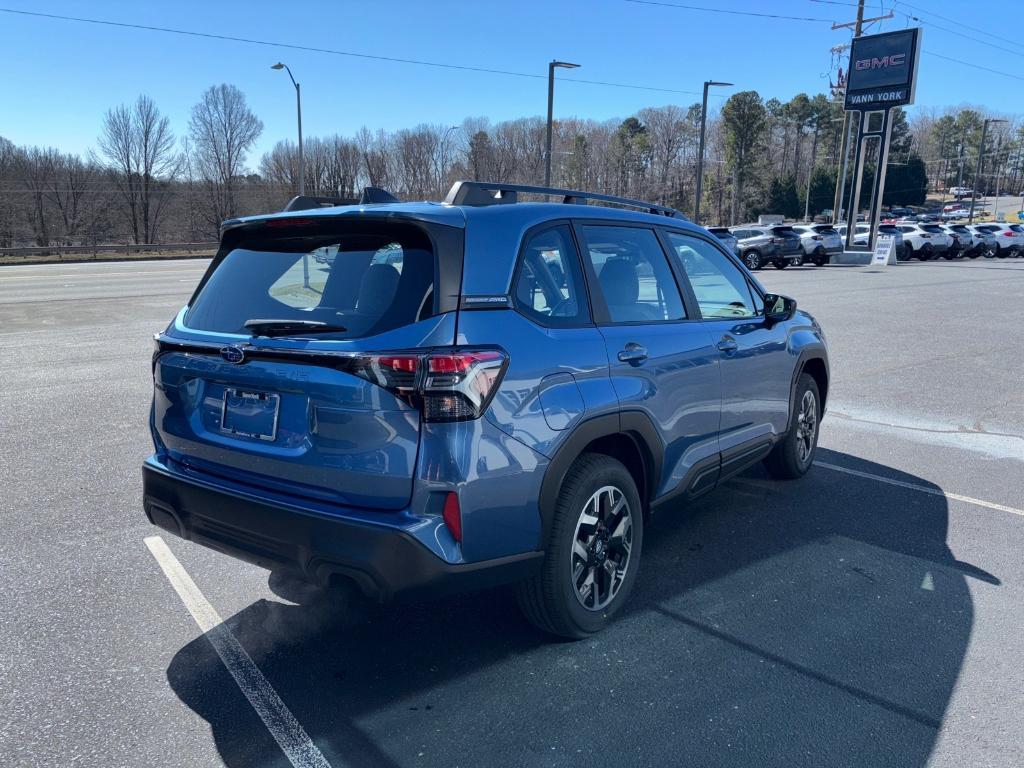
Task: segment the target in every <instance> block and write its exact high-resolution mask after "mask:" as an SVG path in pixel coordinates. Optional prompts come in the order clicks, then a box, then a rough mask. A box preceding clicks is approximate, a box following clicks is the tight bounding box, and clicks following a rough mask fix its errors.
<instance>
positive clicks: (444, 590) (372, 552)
mask: <svg viewBox="0 0 1024 768" xmlns="http://www.w3.org/2000/svg"><path fill="white" fill-rule="evenodd" d="M142 474H143V506H144V508H145V511H146V516H147V517H148V518H149V521H150V522H151V523H153V524H154V525H156V526H159V527H160V528H163V529H164V530H166V531H169V532H170V533H173V534H174V535H176V536H180V537H181V538H183V539H188V540H190V541H194V542H196V543H197V544H202V545H203V546H206V547H209V548H211V549H215V550H217V551H219V552H223V553H225V554H228V555H231V556H233V557H237V558H239V559H241V560H244V561H246V562H249V563H254V564H255V565H259V566H262V567H264V568H268V569H270V570H286V571H292V572H296V573H298V574H300V575H301V576H303V577H304V578H306V579H308V580H310V581H312V582H315V583H318V584H323V585H326V584H329V583H331V581H332V580H334V579H336V578H337V577H344V578H349V579H352V580H353V581H355V582H356V584H358V585H359V587H360V589H361V590H362V591H363V593H364V594H366V595H367V596H368V597H371V598H374V599H377V600H380V601H382V602H383V601H386V600H389V599H391V598H394V597H396V596H428V595H429V596H433V595H441V594H448V593H453V592H462V591H469V590H475V589H483V588H487V587H492V586H497V585H499V584H507V583H510V582H514V581H518V580H520V579H523V578H525V577H527V576H529V575H530V574H531V573H533V572H534V571H535V569H536V568H537V567H539V565H540V562H541V559H542V557H543V554H544V553H543V552H525V553H522V554H518V555H512V556H509V557H503V558H498V559H494V560H485V561H482V562H478V563H462V564H451V563H447V562H445V561H444V560H442V559H441V558H439V557H437V556H436V555H435V554H434V553H433V552H431V551H430V550H428V549H427V548H426V547H425V546H423V545H422V544H421V543H419V542H418V541H417V540H416V539H415V538H413V537H412V536H411V535H409V534H408V533H406V532H404V531H401V530H397V529H390V528H386V527H384V526H375V525H369V524H362V523H358V522H355V521H352V520H346V519H341V518H337V519H332V518H326V517H323V516H321V515H315V514H306V513H303V512H300V511H296V510H294V509H291V508H288V507H283V506H279V505H276V504H273V503H269V502H264V501H255V500H252V499H248V498H244V497H240V496H236V495H234V494H232V493H229V492H227V491H220V490H215V489H212V488H209V487H206V486H205V485H200V484H197V483H193V482H189V481H188V480H185V479H182V478H180V477H176V476H174V475H172V474H170V473H166V472H162V471H159V470H158V469H156V468H154V467H152V466H150V465H148V464H147V465H144V466H143V471H142Z"/></svg>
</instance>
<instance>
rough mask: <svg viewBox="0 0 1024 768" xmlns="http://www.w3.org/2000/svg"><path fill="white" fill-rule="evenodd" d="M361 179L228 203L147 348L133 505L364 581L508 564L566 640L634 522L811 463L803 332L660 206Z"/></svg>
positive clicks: (279, 561) (188, 527) (636, 538)
mask: <svg viewBox="0 0 1024 768" xmlns="http://www.w3.org/2000/svg"><path fill="white" fill-rule="evenodd" d="M367 192H368V193H369V192H370V190H367ZM525 196H542V198H544V197H546V198H548V201H547V202H532V203H530V202H524V201H523V199H522V198H524V197H525ZM366 199H367V200H368V201H370V202H366V203H365V204H357V205H346V206H333V207H319V208H315V209H302V208H303V206H304V205H315V204H316V201H315V200H312V201H311V200H309V199H303V198H296V200H294V201H292V204H290V205H289V209H288V210H286V211H284V212H282V213H278V214H272V215H263V216H252V217H248V218H244V219H237V220H232V221H228V222H225V224H224V226H223V228H222V235H221V243H220V249H219V251H218V253H217V255H216V257H215V258H214V259H213V262H212V263H211V264H210V267H209V269H208V270H207V272H206V274H205V275H204V276H203V278H202V280H201V282H200V283H199V286H198V288H197V289H196V291H195V294H194V295H193V296H192V298H191V300H190V301H189V302H188V305H187V306H185V307H184V308H183V309H182V310H181V311H180V312H179V313H178V315H177V317H175V319H174V320H173V322H172V323H171V324H170V325H169V327H168V328H167V329H166V330H165V331H164V332H163V333H161V334H158V335H157V337H156V340H155V343H156V351H155V353H154V355H153V383H154V398H153V408H152V413H151V425H150V426H151V429H152V434H153V442H154V445H155V453H154V454H153V455H152V456H151V457H150V458H148V459H147V460H146V462H145V465H144V467H143V476H144V507H145V511H146V515H147V516H148V518H149V520H150V521H151V522H152V523H154V524H155V525H158V526H160V527H161V528H163V529H166V530H168V531H170V532H171V533H174V534H176V535H178V536H181V537H183V538H185V539H189V540H191V541H195V542H197V543H200V544H203V545H205V546H208V547H211V548H213V549H216V550H218V551H221V552H225V553H228V554H231V555H233V556H236V557H239V558H241V559H243V560H246V561H248V562H251V563H256V564H259V565H261V566H264V567H266V568H270V569H275V570H286V571H291V572H295V573H297V574H300V575H301V576H303V577H304V578H305V579H308V580H310V581H312V582H315V583H317V584H321V585H331V584H335V583H339V582H346V581H347V580H350V581H351V582H354V583H355V584H356V585H358V587H359V588H360V589H361V590H362V592H363V593H365V594H366V595H367V596H370V597H372V598H375V599H378V600H381V601H383V600H387V599H390V598H392V597H394V596H397V595H424V594H437V593H443V592H451V591H457V590H464V589H477V588H482V587H489V586H494V585H498V584H506V583H511V582H516V583H517V590H518V598H519V603H520V605H521V607H522V609H523V611H524V613H525V614H526V616H527V617H528V618H529V619H530V620H531V621H532V622H533V623H534V624H536V625H537V626H538V627H540V628H542V629H543V630H545V631H547V632H550V633H552V634H556V635H560V636H564V637H574V638H579V637H584V636H587V635H589V634H592V633H594V632H597V631H598V630H600V629H601V628H602V627H604V626H605V625H606V624H607V623H608V622H609V621H610V620H611V619H612V617H613V616H614V615H615V614H616V613H617V612H618V611H619V610H620V609H621V608H622V605H623V603H624V602H625V601H626V599H627V597H628V595H629V592H630V590H631V588H632V587H633V585H634V583H635V582H636V579H637V574H638V569H639V566H640V558H641V552H642V550H643V540H644V528H645V525H646V524H647V522H648V520H649V517H650V515H652V514H654V513H656V512H660V511H662V510H667V509H670V508H672V507H675V506H679V505H681V504H682V503H683V502H685V501H688V500H690V499H693V498H695V497H697V496H700V495H701V494H704V493H707V492H708V491H711V490H712V489H714V488H715V486H717V485H719V484H721V483H723V482H724V481H725V480H726V479H727V478H729V477H731V476H733V475H735V474H736V473H738V472H741V471H742V470H743V469H745V468H746V467H748V466H750V465H752V464H754V463H756V462H759V461H763V462H764V463H765V465H766V466H767V468H768V470H769V472H770V473H771V474H772V475H773V476H774V477H778V478H796V477H799V476H801V475H803V474H804V473H805V472H807V470H808V469H809V468H810V466H811V464H812V462H813V459H814V453H815V447H816V444H817V437H818V425H819V423H820V419H821V417H822V414H823V413H824V409H825V399H826V396H827V393H828V384H829V368H828V356H827V352H826V345H825V336H824V334H823V333H822V330H821V328H820V327H819V325H818V323H817V322H816V321H815V320H814V319H813V318H812V317H811V316H810V315H808V314H806V313H805V312H802V311H798V310H797V308H796V303H795V302H794V301H793V300H792V299H789V298H786V297H783V296H777V295H772V294H768V293H766V292H765V291H764V289H763V288H762V287H761V285H760V284H759V283H758V282H757V280H755V279H754V278H753V276H752V275H751V274H750V273H749V272H748V271H747V270H746V269H745V268H744V267H743V266H742V265H741V264H740V262H739V261H738V260H737V259H736V257H735V256H734V254H732V253H730V252H729V251H728V250H727V249H725V248H724V247H723V246H722V244H721V243H720V242H719V241H718V240H717V239H716V238H715V237H713V236H712V235H710V234H709V233H708V232H707V231H706V230H704V229H702V228H700V227H697V226H694V225H693V224H691V223H690V222H688V221H687V220H686V219H684V218H683V217H682V216H681V215H679V214H678V213H677V212H676V211H674V210H672V209H670V208H665V207H661V206H657V205H653V204H650V203H644V202H640V201H636V200H627V199H623V198H612V197H609V196H605V195H596V194H587V193H583V192H576V191H571V190H556V189H546V188H540V187H527V186H522V185H507V184H491V183H483V182H468V181H463V182H458V183H456V184H455V186H454V187H453V188H452V190H451V192H450V193H449V195H448V197H447V199H446V200H445V202H444V203H402V202H398V201H397V200H394V199H393V198H390V197H389V196H387V195H386V193H383V192H382V191H381V190H377V191H376V192H375V193H374V194H368V195H367V196H366ZM374 200H377V201H379V200H388V201H389V202H372V201H374ZM590 201H594V202H598V203H601V204H600V205H589V204H588V202H590Z"/></svg>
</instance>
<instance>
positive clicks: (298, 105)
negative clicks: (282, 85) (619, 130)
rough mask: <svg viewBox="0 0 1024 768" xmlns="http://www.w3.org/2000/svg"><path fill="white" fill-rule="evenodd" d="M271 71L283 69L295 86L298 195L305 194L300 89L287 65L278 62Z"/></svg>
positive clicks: (272, 66)
mask: <svg viewBox="0 0 1024 768" xmlns="http://www.w3.org/2000/svg"><path fill="white" fill-rule="evenodd" d="M270 68H271V69H283V70H285V71H286V72H287V73H288V77H290V78H291V81H292V85H294V86H295V111H296V113H297V114H298V118H299V194H300V195H304V194H306V162H305V158H304V157H303V155H302V89H301V88H300V87H299V84H298V83H297V82H295V77H294V76H293V75H292V70H291V68H290V67H289V66H288V65H287V64H282V63H281V62H280V61H279V62H277V64H273V65H271V67H270Z"/></svg>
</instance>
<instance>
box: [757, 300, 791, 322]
mask: <svg viewBox="0 0 1024 768" xmlns="http://www.w3.org/2000/svg"><path fill="white" fill-rule="evenodd" d="M794 314H796V299H791V298H789V296H780V295H778V294H777V293H766V294H765V295H764V319H765V320H767V321H769V322H772V323H779V322H782V321H783V320H789V319H790V318H791V317H793V315H794Z"/></svg>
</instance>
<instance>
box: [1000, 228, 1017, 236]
mask: <svg viewBox="0 0 1024 768" xmlns="http://www.w3.org/2000/svg"><path fill="white" fill-rule="evenodd" d="M1015 235H1016V233H1015V232H1011V231H1010V230H1007V231H1006V232H1003V237H1014V236H1015Z"/></svg>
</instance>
